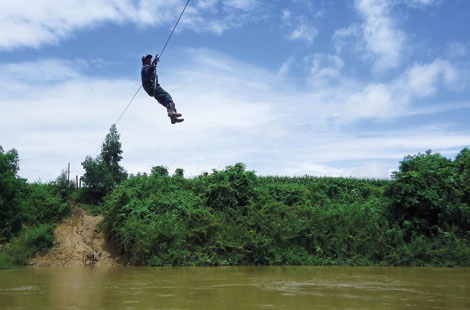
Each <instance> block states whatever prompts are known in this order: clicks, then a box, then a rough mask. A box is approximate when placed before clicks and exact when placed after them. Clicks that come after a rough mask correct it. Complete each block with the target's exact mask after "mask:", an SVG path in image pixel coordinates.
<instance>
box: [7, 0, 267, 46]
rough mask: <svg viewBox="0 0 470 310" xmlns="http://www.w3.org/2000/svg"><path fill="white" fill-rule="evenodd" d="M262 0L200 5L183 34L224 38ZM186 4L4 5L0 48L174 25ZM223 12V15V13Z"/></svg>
mask: <svg viewBox="0 0 470 310" xmlns="http://www.w3.org/2000/svg"><path fill="white" fill-rule="evenodd" d="M258 2H259V1H258V0H230V1H224V2H222V4H220V2H219V1H211V0H206V1H199V2H197V5H196V6H195V7H193V6H191V5H190V6H189V7H188V8H187V10H186V14H185V16H184V19H183V20H182V21H181V24H180V27H179V28H180V30H181V29H182V28H184V27H188V28H190V29H193V30H195V31H198V32H204V31H209V32H214V33H218V34H221V33H223V32H224V31H225V30H227V29H230V28H232V27H238V26H239V25H240V24H241V23H243V22H245V21H247V20H250V18H251V17H252V16H253V15H256V14H257V11H256V10H255V9H256V7H257V5H258ZM185 3H186V2H185V1H183V0H139V1H132V0H61V1H54V0H36V1H27V0H15V1H1V2H0V29H2V31H1V32H0V50H11V49H15V48H18V47H34V48H39V47H41V46H42V45H50V44H57V43H58V42H60V41H62V40H64V39H67V38H69V37H71V36H73V35H74V33H75V32H77V31H78V30H81V29H87V28H93V27H97V26H100V25H102V24H103V23H115V24H122V23H134V24H136V25H137V26H139V27H145V26H161V25H166V24H173V23H174V22H175V21H176V20H177V17H178V16H179V14H180V13H181V11H182V9H183V7H184V4H185ZM219 14H220V15H219Z"/></svg>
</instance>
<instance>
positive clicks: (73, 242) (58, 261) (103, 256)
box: [30, 207, 119, 267]
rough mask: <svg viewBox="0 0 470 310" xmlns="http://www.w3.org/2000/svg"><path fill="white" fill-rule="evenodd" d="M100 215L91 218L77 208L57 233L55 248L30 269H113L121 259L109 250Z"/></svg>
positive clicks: (34, 260) (36, 261) (33, 263)
mask: <svg viewBox="0 0 470 310" xmlns="http://www.w3.org/2000/svg"><path fill="white" fill-rule="evenodd" d="M102 221H103V217H102V216H101V215H98V216H92V215H88V214H86V212H85V210H83V209H82V208H79V207H75V208H74V210H73V212H72V215H71V216H70V217H69V218H67V219H65V220H64V221H63V222H62V223H61V224H59V225H58V226H57V228H56V229H55V231H54V238H55V245H54V246H53V247H52V248H51V249H50V250H49V251H48V252H47V253H45V254H43V255H38V256H36V257H35V258H33V259H32V260H31V262H30V265H31V266H51V267H59V266H63V267H71V266H87V265H88V266H91V265H93V266H112V265H118V264H119V262H118V261H119V257H118V256H117V255H116V252H115V251H114V250H113V248H112V247H111V246H109V245H108V244H107V243H106V241H105V237H104V234H103V229H102V227H101V225H100V224H101V223H102Z"/></svg>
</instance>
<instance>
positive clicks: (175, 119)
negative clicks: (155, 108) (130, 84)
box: [141, 54, 184, 124]
mask: <svg viewBox="0 0 470 310" xmlns="http://www.w3.org/2000/svg"><path fill="white" fill-rule="evenodd" d="M159 61H160V58H158V55H155V58H154V59H153V61H152V55H150V54H145V55H144V56H142V70H141V76H142V87H143V88H144V89H145V91H146V92H147V94H148V95H149V96H150V97H154V98H155V99H157V101H158V103H160V104H161V105H162V106H164V107H165V108H166V110H167V113H168V117H169V118H170V120H171V123H172V124H175V123H181V122H182V121H184V119H183V118H180V117H181V116H182V115H181V114H180V113H178V112H177V111H176V106H175V103H174V102H173V98H171V95H170V94H169V93H168V92H167V91H165V90H164V89H163V88H162V87H161V86H160V84H159V83H158V75H157V63H158V62H159Z"/></svg>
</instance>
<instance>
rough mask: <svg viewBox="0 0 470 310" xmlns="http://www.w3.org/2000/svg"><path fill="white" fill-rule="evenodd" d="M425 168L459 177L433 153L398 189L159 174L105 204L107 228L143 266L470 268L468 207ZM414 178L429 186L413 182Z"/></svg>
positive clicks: (134, 180)
mask: <svg viewBox="0 0 470 310" xmlns="http://www.w3.org/2000/svg"><path fill="white" fill-rule="evenodd" d="M466 152H467V150H466V149H465V150H464V151H462V153H466ZM421 161H424V162H427V164H426V165H424V167H425V168H426V169H428V168H429V167H428V165H431V166H434V165H437V166H436V167H434V168H436V169H437V174H438V175H439V176H440V175H441V174H443V175H447V174H448V173H449V171H448V169H451V171H452V172H451V173H452V174H453V173H456V170H455V169H454V170H452V169H453V168H452V167H454V164H453V162H452V161H449V160H445V163H447V165H444V166H439V164H440V163H442V162H443V161H444V159H443V158H442V157H441V156H440V155H438V154H431V153H430V152H428V153H426V154H425V155H418V156H415V157H407V158H405V160H404V161H403V162H402V166H401V168H400V171H399V172H397V173H395V175H394V180H392V181H386V180H358V179H350V178H315V177H308V176H306V177H298V178H289V177H258V176H256V175H255V173H254V172H250V171H246V170H245V167H244V165H243V164H236V165H234V166H229V167H227V168H226V169H225V170H223V171H213V173H211V174H207V173H206V174H203V175H201V176H199V177H196V178H194V179H190V180H188V179H184V178H183V177H182V176H181V171H180V173H178V174H175V175H174V176H169V174H168V171H167V170H166V169H165V168H164V167H155V168H154V169H153V170H152V173H151V174H150V175H146V174H142V175H137V176H132V177H130V178H129V179H128V180H126V181H124V182H123V183H122V184H121V185H120V186H118V187H117V188H116V189H115V190H114V191H113V192H112V193H111V194H110V195H109V196H108V197H107V199H106V202H105V210H106V213H105V216H106V226H107V228H108V235H109V236H110V238H112V239H113V241H114V242H115V243H116V244H117V245H118V246H119V247H120V248H121V250H122V251H123V252H125V253H127V254H128V255H129V257H130V262H131V263H134V264H138V265H155V266H160V265H241V264H243V265H245V264H263V265H264V264H289V265H299V264H341V265H343V264H349V265H438V266H457V265H463V266H469V265H470V243H469V230H468V224H469V217H468V204H465V203H463V201H462V197H463V195H462V194H461V192H459V191H452V190H450V189H451V188H454V187H453V186H454V185H452V182H451V181H452V179H441V178H438V179H439V181H440V182H443V183H438V184H436V183H435V181H433V180H432V179H431V178H430V176H429V175H428V174H429V173H431V174H433V173H434V172H430V171H427V170H426V171H422V170H421V169H422V168H423V167H422V166H420V162H421ZM410 165H411V166H410ZM441 170H442V171H441ZM410 173H411V174H412V175H419V174H420V173H421V174H423V175H420V176H418V178H424V179H423V180H421V181H422V182H430V184H428V187H422V184H421V182H416V183H415V182H411V183H407V182H406V181H405V180H408V178H407V175H408V174H410ZM448 182H450V183H448ZM431 184H432V185H433V186H430V185H431ZM434 185H435V186H434ZM402 187H404V188H406V190H407V191H406V192H404V189H402ZM455 188H457V187H455ZM436 191H437V192H436ZM454 195H455V196H454ZM422 196H424V197H428V200H426V202H427V203H428V205H424V207H423V210H422V212H419V216H418V215H417V213H416V210H415V209H416V208H419V206H421V205H423V204H424V203H425V200H420V199H423V198H422ZM451 196H452V197H451ZM402 200H404V201H402ZM450 201H452V202H453V203H454V204H450ZM405 202H408V204H407V203H405ZM411 202H416V205H414V206H412V205H410V203H411ZM439 202H443V203H444V204H443V205H442V206H441V207H438V205H439ZM431 206H432V207H431ZM439 206H440V205H439ZM424 208H425V210H427V212H424V211H425V210H424ZM465 212H466V213H465ZM428 213H429V214H428ZM431 215H432V216H431ZM428 217H429V218H434V217H436V218H439V219H440V223H441V224H442V225H441V226H438V227H435V225H437V224H436V223H437V222H436V223H435V222H432V221H429V222H427V221H425V219H427V218H428Z"/></svg>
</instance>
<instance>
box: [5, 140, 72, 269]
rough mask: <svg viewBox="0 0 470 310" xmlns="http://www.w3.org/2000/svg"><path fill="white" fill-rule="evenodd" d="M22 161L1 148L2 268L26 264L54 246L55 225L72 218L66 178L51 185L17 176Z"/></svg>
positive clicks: (70, 191)
mask: <svg viewBox="0 0 470 310" xmlns="http://www.w3.org/2000/svg"><path fill="white" fill-rule="evenodd" d="M18 162H19V157H18V153H17V152H16V151H15V150H11V151H9V152H7V153H4V152H3V149H2V148H1V147H0V215H1V217H0V267H7V266H11V265H17V264H20V265H22V264H25V263H26V262H27V260H28V259H29V258H31V257H32V256H33V255H34V254H35V253H36V252H38V251H44V250H46V249H47V248H48V247H50V246H51V245H52V243H53V228H54V225H55V224H56V223H57V222H59V221H60V220H61V219H62V218H64V217H65V216H67V215H68V214H70V210H71V207H70V203H69V202H68V198H69V195H70V194H71V193H72V191H73V186H71V185H70V184H69V183H68V182H67V181H66V180H65V179H64V174H62V175H61V176H59V177H58V178H57V180H56V181H54V182H50V183H49V184H41V183H32V184H28V183H26V180H25V179H22V178H20V177H18V176H17V171H18V170H19V166H18Z"/></svg>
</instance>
